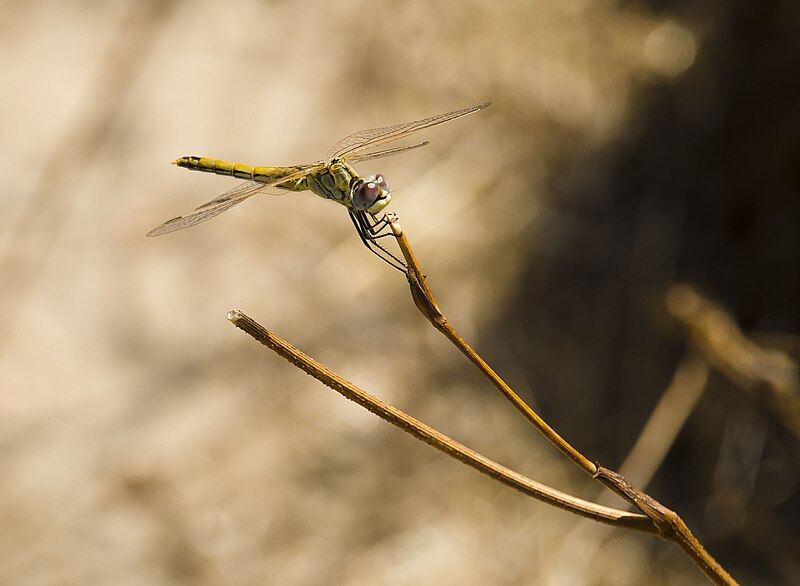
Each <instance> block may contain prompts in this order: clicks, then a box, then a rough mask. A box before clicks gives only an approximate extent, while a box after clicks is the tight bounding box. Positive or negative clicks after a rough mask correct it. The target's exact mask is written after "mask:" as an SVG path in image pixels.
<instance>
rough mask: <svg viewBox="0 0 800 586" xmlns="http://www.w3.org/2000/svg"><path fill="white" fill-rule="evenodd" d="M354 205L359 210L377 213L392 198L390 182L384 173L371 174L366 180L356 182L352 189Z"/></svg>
mask: <svg viewBox="0 0 800 586" xmlns="http://www.w3.org/2000/svg"><path fill="white" fill-rule="evenodd" d="M351 198H352V201H353V207H354V208H355V209H357V210H358V211H367V212H369V213H370V214H377V213H378V212H379V211H381V210H382V209H383V208H385V207H386V206H387V205H389V202H390V201H391V199H392V195H391V194H390V193H389V184H388V183H387V182H386V178H385V177H384V176H383V175H370V176H369V177H367V179H366V181H361V182H360V183H355V184H354V185H353V189H352V191H351Z"/></svg>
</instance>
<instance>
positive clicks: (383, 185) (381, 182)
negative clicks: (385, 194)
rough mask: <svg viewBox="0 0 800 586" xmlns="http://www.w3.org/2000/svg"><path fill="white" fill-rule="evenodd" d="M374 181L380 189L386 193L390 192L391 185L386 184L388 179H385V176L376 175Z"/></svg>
mask: <svg viewBox="0 0 800 586" xmlns="http://www.w3.org/2000/svg"><path fill="white" fill-rule="evenodd" d="M373 181H374V182H375V184H376V185H377V186H378V187H380V188H381V189H383V190H384V191H389V184H388V183H387V182H386V177H384V176H383V175H375V178H374V179H373Z"/></svg>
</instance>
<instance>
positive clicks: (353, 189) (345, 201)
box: [147, 102, 490, 271]
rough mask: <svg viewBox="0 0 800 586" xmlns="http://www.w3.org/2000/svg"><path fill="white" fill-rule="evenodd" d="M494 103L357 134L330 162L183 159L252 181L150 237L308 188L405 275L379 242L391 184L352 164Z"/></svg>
mask: <svg viewBox="0 0 800 586" xmlns="http://www.w3.org/2000/svg"><path fill="white" fill-rule="evenodd" d="M489 105H490V102H486V103H484V104H479V105H477V106H470V107H468V108H462V109H460V110H453V111H452V112H445V113H444V114H437V115H435V116H429V117H428V118H422V119H420V120H414V121H413V122H405V123H402V124H394V125H391V126H382V127H380V128H369V129H366V130H360V131H358V132H354V133H353V134H350V135H348V136H346V137H344V138H343V139H341V140H340V141H338V142H337V143H336V144H334V145H333V146H332V147H331V148H330V150H328V154H327V158H326V160H324V161H318V162H316V163H310V164H304V165H291V166H285V167H265V166H254V165H245V164H242V163H230V162H228V161H223V160H221V159H214V158H209V157H197V156H184V157H181V158H179V159H178V160H176V161H174V162H173V164H174V165H178V166H179V167H183V168H185V169H190V170H192V171H203V172H206V173H215V174H217V175H227V176H231V177H236V178H239V179H245V180H246V181H244V182H243V183H240V184H239V185H237V186H235V187H234V188H233V189H230V190H228V191H226V192H225V193H223V194H221V195H219V196H217V197H215V198H214V199H212V200H211V201H209V202H207V203H204V204H203V205H201V206H200V207H198V208H196V209H194V210H193V211H191V212H189V213H188V214H186V215H183V216H178V217H176V218H172V219H171V220H167V221H166V222H164V223H163V224H160V225H159V226H156V227H155V228H153V229H152V230H150V232H148V233H147V236H160V235H162V234H167V233H169V232H174V231H176V230H182V229H184V228H189V227H191V226H195V225H197V224H200V223H202V222H206V221H208V220H210V219H212V218H215V217H216V216H218V215H220V214H221V213H223V212H226V211H228V210H229V209H231V208H232V207H234V206H237V205H239V204H240V203H242V202H243V201H244V200H246V199H249V198H251V197H253V196H254V195H257V194H261V193H281V192H282V193H286V192H289V191H306V190H308V191H311V192H312V193H314V194H316V195H318V196H320V197H322V198H324V199H329V200H332V201H335V202H337V203H339V204H341V205H343V206H344V207H345V208H347V212H348V214H349V215H350V219H351V220H352V222H353V225H354V226H355V229H356V231H357V232H358V235H359V237H360V238H361V241H362V242H363V243H364V244H365V245H366V246H367V248H368V249H369V250H370V251H371V252H373V253H375V254H376V255H377V256H378V257H379V258H381V259H382V260H384V261H386V262H388V263H389V264H390V265H392V266H395V267H396V268H398V269H400V270H401V271H405V270H406V266H405V264H404V263H403V262H402V261H400V260H399V259H398V258H397V257H395V256H394V255H393V254H391V253H390V252H389V251H388V250H386V249H385V248H384V247H383V246H381V245H380V244H379V243H378V242H377V239H378V238H381V237H383V236H386V235H388V234H386V233H385V232H383V229H384V228H385V227H386V226H387V225H388V222H387V219H386V214H384V215H383V216H382V217H381V218H379V217H378V214H380V212H382V211H383V210H384V209H385V208H386V206H387V205H389V202H390V201H391V199H392V195H391V193H390V191H389V184H388V182H387V181H386V178H385V177H384V176H383V175H381V174H375V175H370V176H368V177H366V178H364V177H362V176H361V175H359V174H358V172H357V171H356V170H355V169H354V168H353V167H352V164H355V163H361V162H364V161H369V160H372V159H377V158H380V157H388V156H391V155H396V154H399V153H404V152H407V151H410V150H412V149H416V148H420V147H423V146H425V145H427V144H428V141H423V142H420V143H417V144H412V145H408V146H390V147H386V146H385V145H387V144H389V143H392V142H394V141H396V140H400V139H403V138H406V137H409V136H411V135H413V134H415V133H417V132H419V131H420V130H424V129H426V128H430V127H432V126H438V125H439V124H444V123H445V122H449V121H451V120H456V119H457V118H461V117H462V116H466V115H468V114H472V113H474V112H478V111H480V110H483V109H484V108H486V107H488V106H489Z"/></svg>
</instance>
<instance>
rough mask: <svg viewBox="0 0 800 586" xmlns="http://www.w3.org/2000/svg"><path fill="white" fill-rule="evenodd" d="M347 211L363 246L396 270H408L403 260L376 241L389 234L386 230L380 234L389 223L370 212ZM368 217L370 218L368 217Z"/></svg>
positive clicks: (403, 271) (404, 271)
mask: <svg viewBox="0 0 800 586" xmlns="http://www.w3.org/2000/svg"><path fill="white" fill-rule="evenodd" d="M348 213H349V214H350V220H352V222H353V225H354V226H355V227H356V232H358V237H359V238H361V242H363V243H364V246H366V247H367V248H368V249H369V250H370V252H372V254H374V255H375V256H377V257H378V258H380V259H381V260H382V261H384V262H385V263H387V264H389V265H391V266H392V267H394V268H396V269H397V270H398V271H400V272H402V273H406V272H408V267H407V266H406V264H405V263H404V262H403V261H401V260H400V259H399V258H397V257H396V256H395V255H393V254H392V253H391V252H389V251H388V250H386V249H385V248H384V247H383V246H381V245H380V244H378V242H376V240H377V239H378V238H383V237H384V236H390V235H391V234H390V233H388V232H387V233H384V234H381V232H382V231H383V230H385V229H386V227H387V226H388V225H389V223H388V222H387V221H386V220H385V219H380V220H378V219H376V218H375V216H372V215H371V214H369V215H368V214H367V212H364V211H357V210H348ZM370 217H371V218H372V219H370Z"/></svg>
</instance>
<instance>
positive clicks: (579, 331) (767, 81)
mask: <svg viewBox="0 0 800 586" xmlns="http://www.w3.org/2000/svg"><path fill="white" fill-rule="evenodd" d="M663 6H666V3H658V2H652V3H650V7H651V9H652V10H656V11H657V10H660V9H661V8H662V7H663ZM687 6H688V4H687ZM675 7H676V5H674V4H672V5H671V6H670V9H671V10H675ZM714 10H715V11H716V12H714V14H713V15H711V14H703V18H704V19H706V21H707V22H710V23H711V26H710V29H709V30H708V32H707V37H706V38H705V40H704V41H703V42H701V44H700V52H699V54H698V56H697V61H696V63H695V64H694V66H693V67H692V68H691V69H690V70H689V71H688V72H687V73H686V74H685V75H684V76H683V77H681V78H680V79H678V80H676V81H674V82H672V83H665V84H663V85H649V86H647V87H645V88H644V89H642V90H641V94H640V95H638V96H636V98H637V99H636V103H637V104H638V105H639V107H638V109H637V113H636V114H635V115H634V117H633V119H632V120H631V121H630V126H629V131H628V136H627V137H625V138H624V139H623V140H621V141H620V142H619V143H618V144H617V145H616V147H615V149H614V150H604V151H603V152H601V153H590V154H588V155H581V156H580V157H579V158H576V159H574V160H570V161H562V162H561V166H560V168H559V170H558V171H557V172H554V173H552V177H553V180H552V184H551V197H552V205H553V206H554V207H553V210H554V211H553V212H552V214H551V216H552V217H551V218H549V219H548V222H549V225H548V226H547V227H546V229H544V230H532V231H531V240H530V241H529V242H527V243H525V244H524V245H525V246H527V247H528V248H529V250H530V256H529V262H528V267H527V269H526V270H525V271H524V273H523V274H524V276H523V277H522V279H521V280H520V287H519V290H518V291H517V294H516V298H515V301H514V302H512V303H511V304H510V305H509V306H508V308H507V314H506V317H504V318H502V319H500V320H499V321H498V322H497V323H496V324H495V325H494V327H493V329H492V331H491V332H488V333H487V334H486V335H485V337H484V338H483V339H482V340H481V347H482V348H484V349H485V350H486V352H485V356H486V358H487V359H489V361H490V363H492V364H493V365H496V366H497V368H498V370H499V371H500V372H501V373H502V372H511V373H516V376H517V377H520V376H524V377H525V378H526V380H519V378H517V380H512V381H511V382H512V383H516V384H517V385H518V386H520V387H522V388H525V387H527V388H531V389H533V392H534V393H535V396H530V397H529V399H531V400H532V401H533V402H534V403H535V404H536V405H538V407H539V408H540V409H541V412H542V414H543V415H544V417H545V418H546V419H547V420H548V421H550V422H551V423H552V424H553V425H554V426H555V427H556V428H557V429H558V430H559V431H560V432H561V433H562V434H563V435H564V436H566V437H567V438H570V440H571V441H573V443H574V444H575V445H576V446H577V447H578V448H579V449H581V450H582V451H584V453H586V454H587V455H588V456H589V457H591V458H596V459H598V460H600V461H601V462H602V463H604V464H606V465H608V466H611V467H615V466H618V465H619V463H620V462H621V461H622V459H624V457H625V455H626V454H627V453H628V451H629V450H630V447H631V446H632V444H633V442H634V441H635V439H636V437H637V435H638V433H639V432H640V430H641V428H642V427H643V425H644V423H645V421H646V420H647V418H648V416H649V414H650V413H651V411H652V409H653V407H654V405H655V404H656V403H657V401H658V399H659V397H660V396H661V394H662V393H663V391H664V389H665V388H666V387H667V385H668V384H669V381H670V379H671V377H672V373H673V371H674V369H675V366H676V364H677V362H678V360H679V359H680V357H681V356H682V355H684V353H685V349H686V346H687V344H686V340H685V337H684V336H683V334H682V333H681V332H680V331H679V330H678V329H677V328H676V327H675V325H674V324H673V323H671V322H670V320H669V317H668V316H667V314H666V310H665V307H664V296H665V293H666V290H667V288H668V287H669V286H670V285H671V284H673V283H675V282H679V281H689V282H692V283H695V284H696V285H697V286H698V287H699V288H700V289H701V290H703V291H704V292H705V293H706V294H707V295H709V296H710V297H712V298H714V299H716V300H718V301H719V302H721V303H722V304H723V305H724V306H725V307H727V308H728V309H729V310H730V312H731V314H732V316H733V317H734V318H735V319H736V320H737V321H738V323H739V325H740V327H741V328H742V329H743V330H744V332H745V333H746V334H748V335H752V336H756V337H758V335H759V334H760V333H770V334H784V335H787V334H788V335H789V336H785V337H784V339H785V340H789V341H791V340H794V352H795V353H794V358H795V359H797V358H798V356H797V352H796V350H797V348H798V344H797V336H798V334H800V35H798V30H799V29H798V25H800V4H798V3H797V2H794V1H792V0H785V1H783V2H775V3H769V4H763V3H754V2H733V3H725V4H723V5H716V7H715V8H714ZM683 16H685V15H682V17H683ZM688 22H689V23H690V24H691V20H688ZM784 349H786V348H784ZM788 350H789V351H790V352H791V351H792V349H791V348H789V349H788ZM520 373H522V374H520ZM509 378H512V379H513V377H509ZM799 453H800V449H798V445H797V441H796V438H794V437H793V436H792V435H790V434H789V433H787V432H786V431H785V429H784V428H782V426H781V425H780V424H779V423H778V422H777V421H776V420H775V419H774V417H772V415H771V414H770V413H769V412H767V411H765V410H763V409H762V408H761V407H760V406H759V405H757V404H755V403H754V402H753V401H752V400H751V399H750V398H748V396H747V395H745V394H744V393H743V392H742V391H741V389H739V388H737V386H735V385H734V384H732V383H731V382H730V381H728V380H727V379H725V378H724V377H722V376H720V375H718V374H715V375H713V376H712V380H711V382H710V383H709V385H708V387H707V389H706V391H705V394H704V396H703V399H702V400H701V402H700V404H699V405H698V408H697V409H696V410H695V412H694V413H693V415H692V417H691V419H690V420H689V421H688V423H687V425H686V426H685V427H684V429H683V431H682V433H681V435H680V436H679V438H678V440H677V442H676V443H675V444H674V445H673V446H672V449H671V451H670V454H669V456H668V459H667V460H666V462H665V463H664V465H663V466H662V468H661V469H660V471H659V473H658V475H657V477H656V478H655V480H654V482H653V483H652V485H651V487H650V492H651V493H652V494H653V495H654V496H656V497H657V498H659V499H661V500H662V502H664V503H665V504H667V505H669V506H671V507H673V508H675V509H676V510H677V511H678V512H679V513H680V514H681V515H683V517H684V519H685V520H686V521H687V522H688V523H689V525H690V526H691V527H692V528H693V530H694V531H695V532H696V533H697V534H698V536H699V537H700V539H701V540H703V541H704V543H705V545H706V546H708V547H709V548H710V549H711V550H712V551H713V552H714V554H715V555H717V556H718V559H719V560H720V562H721V563H722V564H723V565H725V566H726V568H728V569H729V570H730V571H731V572H732V573H733V574H734V575H735V576H737V577H738V578H739V579H741V580H742V581H743V583H747V582H748V578H749V577H754V576H761V577H762V578H763V577H764V576H768V577H770V579H773V580H776V581H781V582H783V581H786V580H790V577H791V576H792V575H794V576H795V578H796V576H797V574H796V573H795V572H796V571H797V570H798V565H797V560H798V559H800V553H799V552H800V531H799V530H798V529H799V528H800V490H798V481H800V473H799V472H798V462H799V461H800V458H798V454H799ZM632 480H634V481H635V480H636V479H632Z"/></svg>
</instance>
